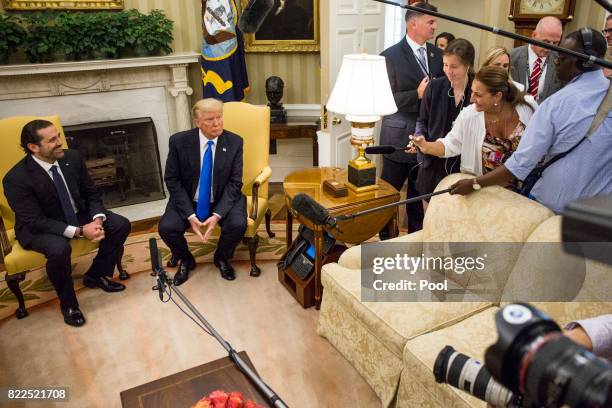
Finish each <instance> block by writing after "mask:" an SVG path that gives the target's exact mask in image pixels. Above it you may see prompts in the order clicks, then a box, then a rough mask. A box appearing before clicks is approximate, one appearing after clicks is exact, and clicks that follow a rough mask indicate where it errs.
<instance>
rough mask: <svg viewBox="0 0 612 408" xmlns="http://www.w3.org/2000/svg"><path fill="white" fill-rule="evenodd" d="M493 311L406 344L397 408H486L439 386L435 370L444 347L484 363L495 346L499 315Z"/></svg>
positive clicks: (472, 398) (489, 310) (483, 404)
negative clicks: (422, 407)
mask: <svg viewBox="0 0 612 408" xmlns="http://www.w3.org/2000/svg"><path fill="white" fill-rule="evenodd" d="M498 310H499V308H497V307H490V308H488V309H486V310H484V311H482V312H480V313H478V314H476V315H473V316H470V317H468V318H467V319H465V320H463V321H461V322H458V323H457V324H455V325H453V326H450V327H446V328H443V329H441V330H437V331H435V332H432V333H427V334H424V335H422V336H419V337H417V338H414V339H411V340H409V341H408V342H407V343H406V347H405V349H404V355H403V359H404V371H402V376H401V380H400V385H399V389H398V394H397V407H417V406H431V407H467V406H479V407H485V406H486V404H485V403H483V402H482V401H480V400H479V399H478V398H476V397H473V396H471V395H469V394H467V393H465V392H463V391H460V390H458V389H457V388H455V387H451V386H449V385H446V384H438V383H436V380H435V378H434V374H433V366H434V362H435V361H436V358H437V357H438V353H440V350H442V348H444V346H447V345H449V346H452V347H453V348H454V349H455V350H457V351H458V352H460V353H463V354H466V355H467V356H469V357H472V358H475V359H477V360H480V361H484V353H485V350H486V348H487V347H488V346H489V345H490V344H493V343H494V342H495V340H496V339H497V334H496V331H495V321H494V317H495V312H497V311H498Z"/></svg>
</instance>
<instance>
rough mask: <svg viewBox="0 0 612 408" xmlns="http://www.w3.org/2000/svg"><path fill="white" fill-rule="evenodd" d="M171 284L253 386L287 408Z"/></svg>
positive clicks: (281, 406) (274, 404)
mask: <svg viewBox="0 0 612 408" xmlns="http://www.w3.org/2000/svg"><path fill="white" fill-rule="evenodd" d="M164 274H165V272H164ZM166 284H168V280H167V278H166ZM168 285H169V286H171V288H172V290H173V291H174V292H175V293H176V294H177V296H178V297H179V298H180V299H181V300H182V301H183V303H184V304H185V305H186V306H187V308H188V309H189V310H190V311H191V313H193V314H194V315H195V316H196V317H197V318H198V320H199V321H200V322H201V323H202V324H203V325H204V327H206V329H207V330H208V331H209V332H210V334H212V336H213V337H214V338H215V339H216V340H217V341H218V342H219V343H220V344H221V346H223V348H224V349H225V350H226V351H227V353H228V355H229V358H230V359H231V360H232V361H233V362H234V363H235V364H236V365H237V366H238V368H239V369H240V371H242V372H243V373H244V375H246V376H247V377H248V378H249V379H250V380H251V381H252V382H253V383H254V384H255V386H256V387H257V388H258V389H259V390H260V391H261V392H262V393H263V394H264V396H265V397H266V398H267V399H268V401H270V403H271V404H272V406H274V407H278V408H288V407H287V404H285V403H284V402H283V400H282V399H280V397H279V396H278V395H276V393H275V392H274V391H273V390H272V388H270V387H269V386H268V385H267V384H266V383H265V382H263V380H262V379H261V378H259V376H258V375H257V374H255V372H254V371H253V370H251V367H249V366H248V364H247V363H245V362H244V360H243V359H242V358H241V357H240V355H239V354H238V353H237V352H236V350H234V348H233V347H232V346H231V344H229V343H228V342H227V341H225V339H224V338H223V337H221V335H220V334H219V333H218V332H217V331H216V330H215V328H214V327H213V326H212V325H211V324H210V323H208V321H207V320H206V319H205V318H204V316H202V314H201V313H200V312H199V311H198V309H196V308H195V307H194V306H193V305H192V304H191V302H190V301H189V300H188V299H187V297H185V295H183V293H182V292H181V291H180V290H179V289H178V288H177V287H176V286H175V285H174V283H170V284H168Z"/></svg>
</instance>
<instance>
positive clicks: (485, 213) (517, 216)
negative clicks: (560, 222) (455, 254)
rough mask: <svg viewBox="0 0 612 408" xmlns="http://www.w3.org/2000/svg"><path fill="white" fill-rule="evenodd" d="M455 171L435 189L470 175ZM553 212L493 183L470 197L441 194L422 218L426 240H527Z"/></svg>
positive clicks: (432, 200) (447, 185) (435, 198)
mask: <svg viewBox="0 0 612 408" xmlns="http://www.w3.org/2000/svg"><path fill="white" fill-rule="evenodd" d="M470 177H472V176H469V175H467V174H461V173H455V174H451V175H450V176H447V177H445V178H444V179H443V180H442V181H440V183H439V184H438V186H437V187H436V191H438V190H442V189H446V188H449V187H450V186H451V185H452V184H454V183H456V182H457V181H459V180H461V179H464V178H470ZM553 215H554V213H553V212H552V211H551V210H549V209H548V208H546V207H545V206H543V205H542V204H539V203H538V202H536V201H534V200H530V199H528V198H526V197H524V196H522V195H520V194H517V193H514V192H512V191H509V190H508V189H505V188H502V187H499V186H492V187H486V188H483V189H481V190H480V191H477V192H474V193H472V194H470V195H468V196H460V195H450V194H440V195H437V196H435V197H433V198H432V199H431V202H430V203H429V206H428V207H427V212H426V213H425V218H424V220H423V241H425V242H525V241H526V240H527V238H528V237H529V235H530V234H531V233H532V232H533V231H534V230H535V229H536V227H537V226H538V225H540V224H541V223H542V222H543V221H544V220H546V219H547V218H550V217H552V216H553Z"/></svg>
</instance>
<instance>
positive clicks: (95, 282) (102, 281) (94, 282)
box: [83, 274, 125, 292]
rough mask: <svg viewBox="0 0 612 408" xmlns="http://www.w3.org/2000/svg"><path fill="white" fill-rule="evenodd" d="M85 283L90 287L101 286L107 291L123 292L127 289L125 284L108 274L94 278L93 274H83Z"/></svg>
mask: <svg viewBox="0 0 612 408" xmlns="http://www.w3.org/2000/svg"><path fill="white" fill-rule="evenodd" d="M83 285H84V286H87V287H88V288H100V289H102V290H103V291H105V292H121V291H122V290H124V289H125V285H123V284H122V283H119V282H115V281H112V280H110V279H108V278H107V277H106V276H100V277H99V278H92V277H91V276H87V274H85V275H84V276H83Z"/></svg>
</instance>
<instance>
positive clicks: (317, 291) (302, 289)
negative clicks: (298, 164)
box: [278, 167, 400, 309]
mask: <svg viewBox="0 0 612 408" xmlns="http://www.w3.org/2000/svg"><path fill="white" fill-rule="evenodd" d="M327 179H335V180H337V181H339V182H342V183H346V182H347V181H348V180H347V170H346V169H342V168H338V167H316V168H310V169H304V170H298V171H294V172H293V173H291V174H289V175H288V176H287V177H286V178H285V181H284V182H283V189H284V190H285V205H286V206H287V208H288V209H289V211H287V248H289V246H290V244H291V242H292V239H293V237H292V232H293V216H294V215H295V214H292V211H291V210H290V209H291V201H292V200H293V197H295V196H296V195H297V194H300V193H304V194H308V195H309V196H310V197H311V198H312V199H314V200H315V201H317V203H319V204H321V205H322V206H323V207H325V208H326V209H327V210H328V211H329V214H330V215H331V216H338V215H341V214H354V213H356V212H359V211H364V210H369V209H371V208H374V207H378V206H382V205H385V204H390V203H394V202H397V201H399V199H400V193H399V192H398V191H397V190H396V189H395V188H393V186H392V185H391V184H389V183H387V182H386V181H384V180H381V179H377V180H376V184H378V186H379V188H378V189H377V190H373V191H370V192H366V193H361V194H356V193H354V192H352V191H351V190H350V189H349V190H348V191H349V193H348V196H346V197H339V198H334V197H332V196H330V195H328V194H327V193H326V192H325V191H324V190H323V182H324V181H325V180H327ZM295 216H296V220H297V221H299V222H300V224H303V225H304V226H306V227H307V228H310V229H311V230H313V231H314V240H315V243H314V247H315V260H314V264H315V266H314V273H313V274H311V275H310V277H308V278H307V279H306V280H301V279H300V278H299V277H297V275H295V273H293V271H291V270H290V269H287V270H286V271H280V270H279V276H278V278H279V281H280V282H281V283H282V284H283V285H284V286H285V287H286V288H287V290H289V292H290V293H291V294H292V295H293V296H294V297H295V298H296V300H297V301H298V302H299V303H300V304H301V305H302V306H303V307H309V306H312V305H313V304H314V305H315V307H316V308H317V309H318V308H319V307H320V305H321V298H322V295H323V289H322V286H321V267H322V266H323V264H324V263H325V262H333V261H335V260H336V259H337V256H336V257H334V258H331V259H329V260H328V259H324V257H323V254H322V247H323V234H324V233H325V231H326V230H325V228H323V227H322V226H320V225H314V224H313V223H312V222H311V221H310V220H308V219H306V218H304V217H302V216H300V215H299V214H297V215H295ZM388 222H391V223H392V228H391V231H390V235H391V237H394V236H396V235H397V233H398V230H397V207H392V208H387V209H385V210H381V211H377V212H374V213H371V214H368V215H364V216H362V217H359V218H356V219H355V220H352V221H351V220H347V221H342V222H340V223H339V227H340V229H341V231H342V232H338V231H335V230H331V231H329V232H330V233H331V234H332V235H333V236H334V238H336V240H338V241H342V242H345V243H348V244H360V243H362V242H364V241H366V240H368V239H369V238H371V237H373V236H374V235H376V234H378V231H380V230H381V229H382V228H383V227H384V226H385V225H386V224H387V223H388ZM312 295H314V296H312Z"/></svg>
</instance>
